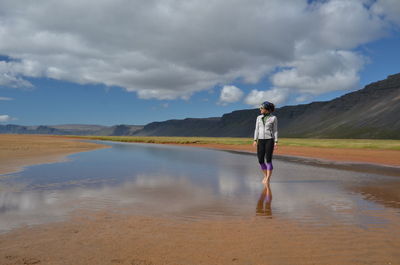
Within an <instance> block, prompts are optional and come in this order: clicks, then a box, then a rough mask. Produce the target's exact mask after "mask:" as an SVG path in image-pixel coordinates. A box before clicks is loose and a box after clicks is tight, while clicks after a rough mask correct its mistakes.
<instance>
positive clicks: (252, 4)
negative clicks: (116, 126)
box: [0, 0, 398, 100]
mask: <svg viewBox="0 0 400 265" xmlns="http://www.w3.org/2000/svg"><path fill="white" fill-rule="evenodd" d="M396 3H398V1H395V0H392V1H390V0H386V1H384V0H378V1H376V2H372V1H367V0H364V1H352V0H330V1H313V2H310V3H309V1H306V0H286V1H282V0H269V1H260V0H250V1H239V0H232V1H225V0H215V1H211V2H207V3H206V2H204V1H201V0H188V1H175V0H165V1H139V0H101V1H94V0H90V1H79V0H68V1H67V0H61V1H51V0H39V1H23V0H3V1H0V10H1V11H0V39H1V42H0V55H5V56H8V57H9V58H12V59H13V60H11V61H1V60H0V86H9V87H26V88H30V87H32V84H31V83H30V82H29V81H28V80H27V79H26V77H34V78H39V77H49V78H54V79H58V80H64V81H70V82H75V83H79V84H89V83H92V84H96V83H97V84H104V85H107V86H120V87H123V88H124V89H125V90H126V91H129V92H135V93H137V95H138V97H139V98H143V99H152V98H154V99H160V100H164V99H176V98H181V99H188V98H190V97H191V96H192V95H193V94H194V93H196V92H198V91H202V90H208V89H210V88H213V87H215V86H216V85H224V84H232V83H233V82H234V81H240V82H243V83H247V84H256V83H258V82H259V81H260V80H261V78H263V77H265V76H269V75H271V74H273V73H274V74H273V76H272V80H274V82H273V85H274V86H275V87H276V88H284V89H292V90H296V89H299V91H300V93H303V92H308V93H312V94H317V93H321V91H322V92H326V91H331V90H337V89H349V88H350V87H352V86H354V85H355V83H356V82H357V80H358V71H359V70H360V69H361V67H362V63H363V60H362V59H361V58H360V56H359V55H358V54H356V53H354V52H352V49H354V48H356V47H358V46H359V45H361V44H364V43H367V42H370V41H373V40H376V39H378V38H381V37H382V36H384V34H385V33H386V32H387V29H388V24H389V23H394V22H393V21H397V20H398V16H396V15H395V14H398V12H397V13H396V11H395V10H396V9H395V8H397V7H398V4H396ZM311 60H316V63H320V62H323V63H324V67H322V68H321V70H320V71H317V70H312V69H309V68H312V65H313V63H312V62H311ZM346 60H347V61H346ZM344 62H350V66H345V65H344ZM316 63H314V64H315V65H316ZM351 66H354V68H352V69H350V67H351ZM314 67H316V68H317V66H314ZM322 69H325V70H326V71H322ZM347 70H350V73H345V72H346V71H347ZM313 71H317V72H315V73H313ZM286 78H288V80H287V81H285V80H284V79H286ZM335 78H339V82H336V84H335V85H333V84H334V82H333V79H335ZM301 81H305V82H308V84H309V85H304V84H303V85H302V84H300V82H301ZM289 85H290V87H289ZM285 86H286V87H285ZM272 90H274V89H272ZM274 91H275V90H274ZM279 91H281V90H279Z"/></svg>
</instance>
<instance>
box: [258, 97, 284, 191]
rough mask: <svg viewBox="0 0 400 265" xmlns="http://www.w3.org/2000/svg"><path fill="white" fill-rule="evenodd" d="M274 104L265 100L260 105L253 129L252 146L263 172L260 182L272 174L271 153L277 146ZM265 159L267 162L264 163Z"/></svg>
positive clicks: (267, 181) (276, 122)
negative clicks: (255, 149) (273, 113)
mask: <svg viewBox="0 0 400 265" xmlns="http://www.w3.org/2000/svg"><path fill="white" fill-rule="evenodd" d="M274 110H275V105H274V104H273V103H271V102H268V101H265V102H263V103H262V104H261V106H260V112H261V114H260V115H258V116H257V119H256V128H255V130H254V142H253V146H257V157H258V162H259V163H260V166H261V170H262V171H263V174H264V179H263V180H262V182H263V183H264V184H266V183H269V180H270V178H271V175H272V170H273V166H272V154H273V152H274V149H276V148H277V147H278V119H277V117H276V116H274V115H272V112H274ZM265 159H266V160H267V163H265Z"/></svg>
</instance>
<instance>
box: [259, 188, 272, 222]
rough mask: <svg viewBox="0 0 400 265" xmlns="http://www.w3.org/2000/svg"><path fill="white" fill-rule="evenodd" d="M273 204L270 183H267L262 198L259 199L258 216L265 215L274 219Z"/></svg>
mask: <svg viewBox="0 0 400 265" xmlns="http://www.w3.org/2000/svg"><path fill="white" fill-rule="evenodd" d="M264 202H265V205H264ZM271 202H272V191H271V188H270V186H269V183H266V184H265V185H264V189H263V191H262V193H261V195H260V198H259V199H258V203H257V211H256V212H257V215H265V216H268V217H272V209H271Z"/></svg>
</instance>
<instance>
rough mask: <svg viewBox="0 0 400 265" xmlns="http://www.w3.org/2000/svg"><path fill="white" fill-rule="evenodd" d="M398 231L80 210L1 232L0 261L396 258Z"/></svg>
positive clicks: (392, 260)
mask: <svg viewBox="0 0 400 265" xmlns="http://www.w3.org/2000/svg"><path fill="white" fill-rule="evenodd" d="M390 229H392V231H391V233H388V230H390ZM399 238H400V231H399V230H398V229H397V230H396V229H393V228H391V227H390V226H387V227H385V228H382V227H377V228H372V229H365V228H362V227H354V226H345V225H331V226H320V227H318V226H308V225H304V224H299V223H296V222H294V221H291V220H278V219H265V218H258V217H254V218H252V219H247V220H232V221H226V220H225V221H216V220H212V221H211V220H210V221H197V222H188V221H177V220H172V219H171V218H168V219H167V218H157V217H146V216H128V215H122V214H116V213H113V214H111V213H109V212H96V213H92V214H88V213H79V212H77V213H76V214H75V216H74V217H73V219H72V220H71V221H70V222H61V223H53V224H50V225H47V226H43V227H40V226H38V227H33V228H30V229H28V228H21V229H18V230H15V231H14V232H10V233H8V234H5V235H0V264H4V265H10V264H52V265H58V264H80V265H84V264H96V265H101V264H134V265H139V264H140V265H148V264H174V265H175V264H182V265H187V264H210V265H211V264H335V265H336V264H399V262H400V253H399V252H398V249H399V248H400V240H399Z"/></svg>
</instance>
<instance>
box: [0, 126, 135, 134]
mask: <svg viewBox="0 0 400 265" xmlns="http://www.w3.org/2000/svg"><path fill="white" fill-rule="evenodd" d="M142 128H143V125H123V124H121V125H114V126H103V125H87V124H63V125H47V126H44V125H40V126H22V125H14V124H7V125H0V134H5V133H8V134H57V135H132V134H133V133H134V132H135V131H137V130H140V129H142Z"/></svg>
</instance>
